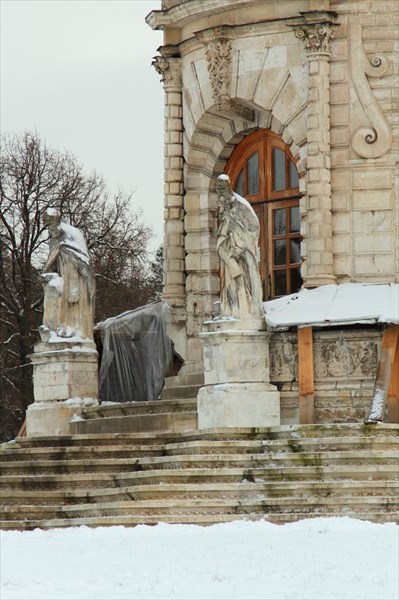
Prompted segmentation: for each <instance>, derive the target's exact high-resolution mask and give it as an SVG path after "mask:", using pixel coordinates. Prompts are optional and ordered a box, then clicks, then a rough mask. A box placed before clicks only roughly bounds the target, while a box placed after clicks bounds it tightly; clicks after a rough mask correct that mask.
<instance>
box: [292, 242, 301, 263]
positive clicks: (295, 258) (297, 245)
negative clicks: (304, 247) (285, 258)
mask: <svg viewBox="0 0 399 600" xmlns="http://www.w3.org/2000/svg"><path fill="white" fill-rule="evenodd" d="M290 247H291V260H290V263H291V264H297V263H300V262H301V240H300V238H295V239H293V240H290Z"/></svg>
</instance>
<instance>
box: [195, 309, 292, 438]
mask: <svg viewBox="0 0 399 600" xmlns="http://www.w3.org/2000/svg"><path fill="white" fill-rule="evenodd" d="M262 327H263V323H262V321H261V320H258V319H254V320H253V321H245V322H244V321H239V320H235V319H229V320H223V319H215V320H213V321H208V322H206V323H204V331H203V333H201V334H200V337H201V338H202V340H203V344H204V345H203V354H204V370H205V385H204V386H203V387H202V388H200V390H199V393H198V428H199V429H207V428H213V427H268V426H272V425H279V424H280V394H279V392H278V391H277V388H276V387H275V386H273V385H271V384H270V381H269V337H270V334H269V333H267V332H266V331H264V330H262Z"/></svg>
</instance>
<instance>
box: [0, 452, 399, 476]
mask: <svg viewBox="0 0 399 600" xmlns="http://www.w3.org/2000/svg"><path fill="white" fill-rule="evenodd" d="M398 458H399V456H398V453H397V452H395V451H393V452H391V451H388V450H387V451H384V450H368V451H344V450H343V451H341V450H336V451H332V452H264V453H261V454H250V453H248V454H196V455H193V454H179V455H170V456H155V457H152V456H149V457H136V458H93V459H75V458H70V459H66V460H32V461H8V462H0V472H4V471H8V470H10V469H17V468H18V469H19V470H21V469H32V468H34V469H35V470H36V472H37V471H38V470H39V469H43V468H48V469H49V468H51V467H67V466H69V467H71V468H74V467H98V468H100V467H112V466H115V467H118V466H124V465H129V466H131V467H141V466H151V465H158V464H160V465H164V464H167V463H175V464H179V465H180V464H184V463H196V462H197V463H206V462H209V463H223V462H224V463H229V462H230V463H231V462H241V463H251V462H256V463H259V462H268V461H270V462H279V461H285V462H299V463H301V462H303V461H309V462H310V461H313V464H310V465H308V466H312V467H319V466H321V465H322V464H324V465H326V463H327V462H328V461H339V462H341V461H345V460H346V461H348V460H358V461H361V462H363V463H364V462H365V461H369V460H398ZM179 468H180V467H179ZM184 468H185V467H182V470H184ZM135 470H138V469H135Z"/></svg>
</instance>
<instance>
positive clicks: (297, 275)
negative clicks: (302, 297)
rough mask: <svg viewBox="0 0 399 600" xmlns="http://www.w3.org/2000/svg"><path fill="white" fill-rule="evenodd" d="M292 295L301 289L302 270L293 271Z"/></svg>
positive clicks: (291, 271)
mask: <svg viewBox="0 0 399 600" xmlns="http://www.w3.org/2000/svg"><path fill="white" fill-rule="evenodd" d="M290 273H291V294H293V293H294V292H297V291H298V290H300V289H301V285H302V277H301V269H291V270H290Z"/></svg>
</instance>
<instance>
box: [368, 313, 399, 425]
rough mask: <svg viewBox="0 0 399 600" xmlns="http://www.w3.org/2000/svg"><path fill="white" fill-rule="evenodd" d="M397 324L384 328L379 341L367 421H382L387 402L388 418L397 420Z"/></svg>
mask: <svg viewBox="0 0 399 600" xmlns="http://www.w3.org/2000/svg"><path fill="white" fill-rule="evenodd" d="M398 345H399V325H390V326H389V327H388V328H387V329H385V331H384V334H383V336H382V342H381V356H380V360H379V361H378V365H377V374H376V377H375V384H374V393H373V401H372V404H371V412H370V416H369V418H368V422H370V423H373V422H377V423H378V422H381V421H384V417H385V409H386V406H387V404H388V420H389V421H390V422H394V423H395V422H397V421H398V413H399V350H398Z"/></svg>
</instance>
